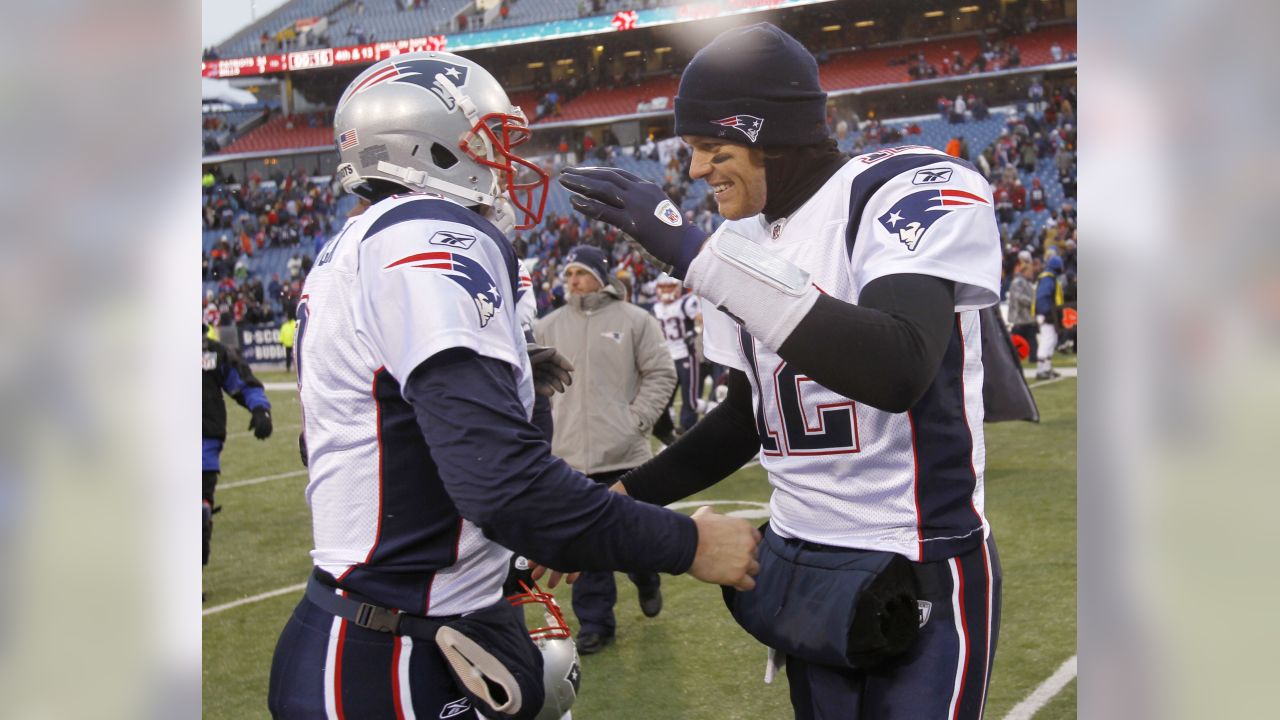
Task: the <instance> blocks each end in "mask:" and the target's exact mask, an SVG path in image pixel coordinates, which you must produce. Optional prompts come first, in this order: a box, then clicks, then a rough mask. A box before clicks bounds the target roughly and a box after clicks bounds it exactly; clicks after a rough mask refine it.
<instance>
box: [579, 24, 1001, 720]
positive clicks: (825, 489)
mask: <svg viewBox="0 0 1280 720" xmlns="http://www.w3.org/2000/svg"><path fill="white" fill-rule="evenodd" d="M825 104H826V95H825V94H824V93H823V92H822V90H821V87H820V86H819V84H818V72H817V66H816V64H815V62H814V60H813V57H812V56H811V55H810V54H809V52H808V51H807V50H805V48H804V47H802V46H801V45H800V44H799V43H798V42H796V41H795V40H794V39H793V38H792V37H790V36H789V35H787V34H786V33H784V32H782V31H781V30H779V29H778V28H776V27H774V26H772V25H769V24H759V25H754V26H751V27H746V28H738V29H734V30H729V31H727V32H725V33H724V34H722V35H720V36H719V37H718V38H717V39H716V40H715V41H714V42H712V43H711V44H710V45H708V46H707V47H705V48H703V50H702V51H700V52H699V53H698V54H697V55H696V56H695V57H694V58H693V60H692V61H691V62H690V63H689V65H688V67H687V68H686V69H685V71H684V74H683V76H682V77H681V79H680V88H679V92H678V94H677V97H676V101H675V115H676V121H675V122H676V132H677V133H678V134H679V135H680V136H681V137H683V139H684V140H685V142H687V143H688V144H689V145H690V146H691V148H692V151H693V152H692V156H691V159H690V165H689V175H690V177H692V178H693V179H695V180H696V179H704V180H706V181H707V183H708V184H709V185H710V186H711V188H712V190H713V192H714V193H715V198H716V201H717V202H718V204H719V209H720V213H721V214H722V215H723V216H724V217H725V218H726V219H727V222H725V223H724V224H723V225H722V226H721V227H720V228H719V229H718V230H717V231H716V232H715V233H713V234H712V236H711V237H710V238H706V237H704V236H703V234H702V233H701V232H700V231H699V230H698V229H697V228H696V227H692V226H690V225H688V224H687V223H685V222H682V219H681V217H680V213H679V212H673V211H674V210H675V208H674V207H673V206H672V205H671V203H670V201H669V200H668V199H667V198H666V197H665V196H664V195H663V194H662V192H661V190H659V189H658V187H657V186H655V185H653V184H652V183H649V182H646V181H643V180H640V179H638V178H636V177H634V176H632V175H630V174H628V173H625V172H622V171H617V170H611V169H606V168H577V169H571V170H566V171H565V173H564V174H563V176H562V177H561V179H560V182H561V183H562V184H563V185H564V186H565V187H566V188H568V189H569V190H571V191H572V192H574V193H575V196H574V197H573V198H572V204H573V206H574V207H575V208H576V209H577V210H578V211H580V212H582V213H583V214H584V215H587V216H589V217H593V218H599V219H601V220H604V221H605V222H608V223H611V224H613V225H615V226H617V227H618V228H620V229H621V230H623V231H624V232H626V233H628V234H629V235H631V236H632V237H634V238H635V239H636V240H637V241H638V242H639V243H640V244H641V245H643V246H644V247H645V248H646V249H647V250H648V251H649V252H650V253H651V254H652V255H654V256H655V257H656V258H658V259H659V260H660V261H661V262H664V263H667V264H669V265H670V266H671V270H670V272H671V274H672V275H674V276H676V277H679V278H681V279H682V280H683V281H684V284H685V286H686V287H689V288H691V289H692V290H693V291H694V292H695V293H697V294H698V295H699V296H701V297H702V298H703V300H704V303H703V313H704V347H705V352H706V355H707V357H708V358H709V359H711V360H713V361H716V362H719V363H722V364H724V365H727V366H729V367H731V368H733V371H732V372H731V374H730V380H729V395H728V399H727V400H726V402H724V403H722V404H721V405H719V406H718V407H717V408H716V409H715V410H714V411H712V412H711V413H709V414H708V415H707V417H706V418H704V419H703V420H702V421H701V422H699V423H698V424H697V425H695V426H694V427H693V429H692V430H691V431H690V432H688V433H686V434H685V435H684V436H683V437H682V438H681V439H680V440H679V441H678V442H676V443H675V445H673V446H672V447H670V448H669V449H667V450H666V451H665V452H663V453H661V454H659V455H658V456H657V457H656V458H655V459H654V460H652V461H651V462H649V463H646V464H645V465H643V466H641V467H640V468H637V469H636V470H635V471H633V472H631V473H628V474H627V475H625V476H623V478H622V479H621V480H620V485H619V486H618V487H616V488H615V489H617V490H620V491H624V492H627V493H628V494H630V495H631V496H633V497H636V498H638V499H642V500H645V501H648V502H652V503H656V504H665V503H669V502H672V501H674V500H678V499H680V498H682V497H685V496H688V495H690V494H692V493H694V492H697V491H699V490H702V489H704V488H706V487H708V486H710V485H712V484H714V483H716V482H717V481H719V480H720V479H722V478H724V477H725V476H727V475H729V474H730V473H732V472H733V471H734V470H736V469H737V468H738V467H740V466H741V465H742V464H744V463H745V462H747V461H748V460H749V459H751V457H752V456H753V455H755V453H756V452H757V451H759V452H760V456H761V464H762V465H763V466H764V468H765V469H766V470H767V471H768V473H769V481H770V483H771V484H772V485H773V496H772V499H771V501H770V510H771V520H770V522H769V527H768V530H767V531H766V533H765V539H764V541H763V542H762V544H761V547H760V564H761V570H760V575H759V576H758V585H757V588H756V589H755V590H754V591H752V592H737V593H735V592H733V591H732V590H726V593H725V595H726V598H725V599H726V604H727V605H728V606H729V609H730V611H731V612H732V613H733V615H734V617H735V619H737V621H738V622H739V624H740V625H742V626H743V627H744V629H746V630H747V631H748V632H750V633H751V634H752V635H754V636H755V637H756V638H757V639H759V640H760V641H761V642H763V643H765V644H766V645H768V646H769V647H770V648H771V652H770V656H771V658H773V660H774V664H773V665H771V666H770V668H771V670H772V669H773V668H776V667H778V666H779V665H780V663H781V662H782V660H783V658H784V657H785V659H786V670H787V673H788V676H789V685H790V688H791V700H792V705H793V707H794V709H795V714H796V717H797V718H816V717H840V718H864V719H865V718H876V719H877V720H883V719H885V718H894V719H897V718H904V719H906V718H909V719H911V720H921V719H923V718H944V717H945V718H977V717H980V716H981V714H982V709H983V704H984V701H985V694H986V687H987V679H988V677H989V674H990V670H991V663H992V661H993V658H994V655H995V645H996V636H997V632H998V628H999V616H1000V565H999V560H998V558H997V556H996V549H995V544H994V542H993V541H992V536H991V530H990V526H989V525H988V523H987V520H986V518H985V517H984V515H983V468H984V464H985V457H986V452H985V448H984V444H983V434H982V421H983V404H982V381H983V366H982V353H981V337H980V335H979V322H978V310H980V309H981V308H984V307H986V306H989V305H992V304H994V303H995V302H996V301H997V293H998V289H999V276H1000V245H999V236H998V232H997V228H996V220H995V215H994V213H993V211H992V201H991V193H990V189H989V187H988V184H987V182H986V181H985V180H984V179H983V177H982V176H981V175H980V174H979V173H978V172H977V171H975V170H974V168H973V167H972V166H970V165H969V164H968V163H966V162H962V161H960V160H957V159H955V158H952V157H949V156H947V155H944V154H942V153H941V152H939V151H937V150H935V149H932V148H926V147H914V146H906V147H895V148H887V149H884V150H881V151H878V152H874V153H871V154H867V155H861V156H858V157H854V158H849V157H847V156H845V155H844V154H842V153H840V152H839V151H838V150H837V149H836V145H835V142H834V141H832V140H831V139H830V137H829V135H828V132H827V129H826V124H825V113H824V111H825ZM717 308H719V311H717V310H716V309H717ZM833 628H839V630H838V631H835V632H833ZM846 630H847V631H846ZM770 674H771V673H770Z"/></svg>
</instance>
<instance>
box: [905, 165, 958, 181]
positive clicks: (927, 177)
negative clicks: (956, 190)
mask: <svg viewBox="0 0 1280 720" xmlns="http://www.w3.org/2000/svg"><path fill="white" fill-rule="evenodd" d="M950 179H951V168H925V169H924V170H917V171H916V174H915V177H913V178H911V184H912V185H936V184H938V183H944V182H946V181H948V180H950Z"/></svg>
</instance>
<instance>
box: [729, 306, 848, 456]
mask: <svg viewBox="0 0 1280 720" xmlns="http://www.w3.org/2000/svg"><path fill="white" fill-rule="evenodd" d="M738 339H739V342H740V343H741V345H742V354H743V357H745V358H746V360H747V364H748V365H749V366H750V368H751V382H752V384H753V385H755V390H756V398H757V402H756V430H757V431H758V432H759V433H760V448H761V452H762V453H763V454H765V455H771V456H774V457H786V456H790V455H844V454H850V453H856V452H858V451H859V450H860V448H859V444H858V406H857V404H856V403H855V402H854V401H852V400H850V399H849V398H846V397H842V396H840V395H837V394H836V393H835V392H833V391H831V390H828V389H826V388H824V387H822V386H821V385H819V384H818V383H816V382H814V381H813V380H812V379H811V378H809V377H808V376H807V375H804V374H802V373H800V372H799V371H798V370H796V369H795V368H793V367H792V366H791V365H790V363H788V362H787V361H785V360H782V359H779V360H778V363H777V366H776V367H774V368H773V370H772V371H770V370H769V369H768V368H761V367H760V362H759V357H758V355H757V354H756V342H755V338H753V337H751V336H750V335H749V334H747V332H746V331H745V330H742V329H741V328H739V330H738ZM771 355H772V353H771ZM762 372H763V373H768V374H767V375H763V376H762ZM766 380H767V381H768V384H765V382H764V381H766Z"/></svg>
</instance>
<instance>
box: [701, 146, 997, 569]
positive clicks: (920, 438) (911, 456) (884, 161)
mask: <svg viewBox="0 0 1280 720" xmlns="http://www.w3.org/2000/svg"><path fill="white" fill-rule="evenodd" d="M717 232H736V233H738V234H740V235H743V236H745V237H746V238H748V239H750V240H752V241H754V242H757V243H759V244H760V245H762V246H764V247H765V248H767V249H768V250H769V251H770V252H771V253H774V254H775V255H777V256H779V257H781V258H785V259H786V260H788V261H789V262H791V263H793V264H795V265H798V266H800V267H802V268H804V269H805V270H807V271H808V272H809V273H810V276H811V278H810V279H811V281H812V282H813V284H814V285H815V286H817V287H818V289H819V290H821V291H822V292H823V293H826V294H828V295H830V296H832V297H835V298H837V299H840V300H843V301H846V302H850V303H854V304H857V302H858V295H859V293H860V292H861V291H862V289H863V288H864V287H866V285H867V284H868V283H870V282H871V281H873V280H875V279H877V278H880V277H884V276H886V275H892V274H898V273H914V274H923V275H932V276H936V277H941V278H945V279H948V280H952V281H954V282H955V284H956V285H955V287H956V291H955V302H956V318H955V329H954V332H953V333H952V337H951V342H950V345H949V347H948V348H947V351H946V353H945V356H944V358H943V362H942V367H941V368H940V369H939V371H938V375H937V377H936V378H935V379H934V381H933V384H932V385H931V386H930V388H929V390H928V391H927V392H926V393H925V395H924V397H923V398H922V399H921V400H920V401H919V402H918V403H917V404H916V405H915V407H913V408H912V409H911V410H909V411H907V412H905V413H889V412H884V411H881V410H877V409H875V408H872V407H869V406H866V405H862V404H859V403H856V402H854V401H852V400H850V399H849V398H847V397H843V396H841V395H837V394H836V393H834V392H832V391H830V390H828V389H826V388H824V387H822V386H820V385H818V384H817V383H816V382H814V381H812V380H811V379H810V378H808V377H806V376H805V375H804V374H802V373H800V372H798V371H797V370H795V369H794V368H793V367H792V366H790V365H789V364H788V363H786V362H784V361H783V360H782V359H781V358H780V357H778V355H777V353H776V352H774V348H769V347H766V346H764V345H763V344H762V343H760V342H759V341H757V340H755V339H754V338H753V337H751V336H750V335H748V334H747V333H746V332H745V331H743V330H742V329H741V327H740V326H739V325H738V324H737V323H735V322H734V321H733V320H732V319H730V318H729V317H728V316H727V315H725V314H724V313H723V312H721V311H719V310H717V309H716V308H713V307H711V306H710V303H704V307H703V332H704V351H705V353H706V355H707V358H708V359H710V360H713V361H715V362H719V363H721V364H724V365H728V366H731V367H734V368H737V369H739V370H742V371H743V372H745V373H746V375H747V377H748V378H749V379H750V381H751V385H752V390H753V396H754V398H753V399H754V405H755V411H756V425H757V428H758V430H759V432H760V440H761V445H762V448H761V465H762V466H763V467H764V468H765V469H766V470H767V471H768V472H769V481H770V483H771V484H772V485H773V488H774V492H773V496H772V498H771V501H770V509H771V512H772V520H771V522H772V524H773V527H774V529H775V530H777V531H778V532H779V533H780V534H782V535H783V536H787V537H796V538H801V539H804V540H808V541H811V542H817V543H823V544H827V545H836V546H841V547H851V548H863V549H874V550H887V551H892V552H897V553H900V554H902V555H905V556H906V557H908V558H910V559H912V560H918V561H930V560H937V559H941V558H947V557H952V556H954V555H957V554H959V553H961V552H964V551H965V550H968V549H970V548H972V547H975V546H976V545H977V544H978V543H979V542H981V540H982V538H983V537H985V535H986V534H987V533H989V531H990V530H989V527H988V525H987V522H986V519H985V517H984V515H983V486H982V483H983V470H984V466H985V461H986V450H985V446H984V444H983V432H982V418H983V404H982V377H983V376H982V338H981V336H980V334H979V322H978V310H979V309H981V308H983V307H986V306H988V305H993V304H995V303H996V302H997V300H998V297H999V282H1000V259H1001V258H1000V240H999V232H998V230H997V226H996V219H995V215H994V212H993V210H992V199H991V191H990V187H989V185H988V183H987V181H986V180H985V179H984V178H983V177H982V175H981V174H980V173H978V172H977V171H976V170H974V169H973V168H972V166H970V165H969V164H968V163H964V162H962V161H958V160H956V159H955V158H951V157H949V156H946V155H942V154H941V153H939V152H938V151H937V150H936V149H933V148H925V147H915V146H907V147H900V148H890V149H886V150H882V151H879V152H876V153H870V154H867V155H861V156H858V157H855V158H853V159H852V160H850V161H849V162H848V163H847V164H845V166H844V167H843V168H841V169H840V170H839V171H838V172H837V173H836V174H835V175H834V176H833V177H832V178H831V179H830V180H828V181H827V183H826V184H825V185H823V186H822V188H820V189H819V190H818V192H817V193H815V194H814V196H813V197H811V198H810V199H809V200H808V201H807V202H806V203H805V204H804V205H803V206H801V207H800V209H798V210H797V211H795V212H794V213H793V214H792V215H791V216H790V217H789V218H784V219H781V220H778V221H776V222H774V223H772V224H769V223H767V222H765V220H764V218H763V216H756V217H753V218H747V219H744V220H738V221H729V222H725V223H724V224H723V225H721V227H720V228H719V229H718V230H717Z"/></svg>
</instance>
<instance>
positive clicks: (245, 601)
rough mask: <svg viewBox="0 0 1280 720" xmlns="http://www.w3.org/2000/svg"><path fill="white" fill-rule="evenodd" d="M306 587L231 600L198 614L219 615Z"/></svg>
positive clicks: (291, 586) (291, 587) (281, 589)
mask: <svg viewBox="0 0 1280 720" xmlns="http://www.w3.org/2000/svg"><path fill="white" fill-rule="evenodd" d="M306 586H307V584H306V583H298V584H297V585H290V586H289V587H282V588H280V589H279V590H271V591H269V592H264V593H260V594H258V595H251V596H250V597H247V598H240V599H239V600H233V601H231V602H229V603H223V604H222V605H214V606H213V607H211V608H205V609H204V610H203V611H201V613H200V614H201V615H202V616H204V615H212V614H214V613H220V612H222V611H223V610H230V609H231V608H234V607H240V606H241V605H248V604H250V603H256V602H258V601H259V600H266V599H268V598H273V597H276V596H278V595H287V594H289V593H291V592H298V591H299V590H302V589H303V588H305V587H306Z"/></svg>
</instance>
